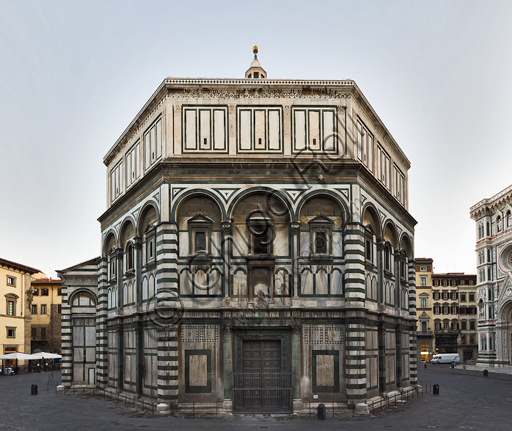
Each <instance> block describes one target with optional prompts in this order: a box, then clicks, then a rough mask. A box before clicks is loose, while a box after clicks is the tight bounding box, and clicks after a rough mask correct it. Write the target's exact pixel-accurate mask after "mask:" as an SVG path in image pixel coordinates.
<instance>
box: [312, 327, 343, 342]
mask: <svg viewBox="0 0 512 431" xmlns="http://www.w3.org/2000/svg"><path fill="white" fill-rule="evenodd" d="M304 343H305V344H343V330H342V328H337V327H323V326H321V327H318V326H309V327H304Z"/></svg>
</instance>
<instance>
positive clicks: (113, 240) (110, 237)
mask: <svg viewBox="0 0 512 431" xmlns="http://www.w3.org/2000/svg"><path fill="white" fill-rule="evenodd" d="M112 247H119V241H118V237H117V233H116V231H115V230H114V229H112V228H110V229H109V230H108V231H107V233H106V234H105V239H104V240H103V244H102V247H101V249H102V257H106V256H107V255H108V252H109V250H110V249H111V248H112Z"/></svg>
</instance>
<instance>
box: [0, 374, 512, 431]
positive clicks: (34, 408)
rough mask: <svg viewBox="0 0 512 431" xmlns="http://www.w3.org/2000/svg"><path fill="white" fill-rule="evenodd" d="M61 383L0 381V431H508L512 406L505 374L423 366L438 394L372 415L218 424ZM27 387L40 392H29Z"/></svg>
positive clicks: (37, 378) (25, 378)
mask: <svg viewBox="0 0 512 431" xmlns="http://www.w3.org/2000/svg"><path fill="white" fill-rule="evenodd" d="M59 379H60V374H59V373H55V374H54V381H53V382H52V383H51V384H50V385H49V386H48V389H49V390H48V392H47V391H46V387H47V382H48V373H44V374H33V375H31V374H29V375H20V376H8V377H6V376H0V430H2V431H3V430H6V431H11V430H16V431H21V430H23V431H50V430H51V431H55V430H66V431H67V430H90V431H103V430H105V431H107V430H108V431H113V430H114V431H115V430H119V431H121V430H122V431H125V430H128V431H133V430H139V431H140V430H141V429H147V430H157V431H158V430H172V431H181V430H212V431H217V430H218V431H224V430H227V431H231V430H233V431H240V429H241V428H243V429H244V430H245V429H248V430H261V429H264V430H267V429H268V430H282V429H294V431H311V430H312V429H314V430H315V431H316V430H384V429H386V430H388V429H390V428H392V429H394V430H399V431H402V430H403V431H406V430H407V431H410V430H416V429H418V430H421V429H439V430H485V431H487V430H489V431H505V430H506V431H510V429H511V425H510V424H511V414H510V405H512V385H511V384H510V380H511V379H512V376H511V375H499V374H498V373H489V377H483V373H482V372H481V371H479V370H478V371H473V370H466V373H464V372H463V370H459V369H457V370H456V372H455V374H451V370H450V367H449V365H436V366H429V368H427V369H426V370H424V369H422V370H419V380H421V381H422V383H423V384H424V386H425V387H426V386H428V385H426V384H425V383H427V382H428V383H429V385H432V384H436V383H437V384H439V386H440V394H439V395H432V394H427V395H425V396H423V397H420V398H418V399H415V400H413V401H410V402H407V403H403V404H400V405H399V406H398V407H396V408H392V409H390V410H389V411H388V412H386V413H383V414H379V415H377V416H374V417H359V418H357V417H355V418H352V417H350V418H344V419H339V418H332V417H328V418H327V420H326V421H318V420H316V419H304V418H302V419H290V418H289V417H271V416H264V415H258V416H250V415H244V416H239V415H232V416H229V417H224V418H218V419H183V418H172V417H155V416H152V415H148V414H145V413H141V412H138V411H134V410H132V409H130V408H124V407H123V406H118V405H116V404H115V403H114V402H109V401H103V400H100V399H81V398H80V397H77V398H74V397H68V396H62V395H57V394H55V393H54V392H53V390H52V389H54V387H55V383H57V382H58V381H59ZM32 384H37V385H38V389H39V394H38V395H36V396H33V395H30V389H31V385H32Z"/></svg>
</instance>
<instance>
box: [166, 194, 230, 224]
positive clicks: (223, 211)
mask: <svg viewBox="0 0 512 431" xmlns="http://www.w3.org/2000/svg"><path fill="white" fill-rule="evenodd" d="M201 195H202V196H206V197H208V198H210V199H212V200H213V201H214V202H215V203H216V204H217V205H218V207H219V209H220V214H221V217H222V220H226V208H225V207H224V203H223V202H222V201H221V200H220V199H219V196H218V195H217V194H215V193H213V192H212V191H211V190H203V189H192V190H187V191H186V192H184V193H182V194H180V195H179V196H178V198H177V199H176V201H175V202H174V204H173V205H172V208H171V220H172V221H173V222H176V214H178V211H179V207H180V206H181V205H182V203H183V202H184V201H185V200H187V199H188V198H190V197H195V196H201Z"/></svg>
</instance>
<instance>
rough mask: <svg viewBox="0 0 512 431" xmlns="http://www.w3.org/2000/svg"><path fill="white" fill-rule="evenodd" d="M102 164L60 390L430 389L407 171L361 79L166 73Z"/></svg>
mask: <svg viewBox="0 0 512 431" xmlns="http://www.w3.org/2000/svg"><path fill="white" fill-rule="evenodd" d="M104 163H105V165H106V167H107V189H108V209H107V210H106V212H105V213H104V214H103V215H101V217H100V218H99V221H100V223H101V233H102V249H101V256H100V257H99V258H97V259H93V260H91V261H89V262H85V263H83V264H80V265H77V266H75V267H72V268H69V269H67V270H63V271H60V272H59V275H60V276H61V278H62V279H63V288H64V289H63V291H64V293H63V294H64V297H63V302H65V304H64V305H63V356H64V358H63V361H64V364H63V384H64V385H66V386H68V387H69V386H83V385H85V386H96V387H100V388H103V389H105V390H107V391H116V392H119V393H125V394H127V395H129V396H133V397H139V398H140V397H144V398H147V399H149V400H153V401H154V402H155V403H159V404H160V405H164V404H168V405H171V404H174V405H176V404H177V405H178V406H179V407H180V408H182V409H187V408H188V407H190V406H192V405H194V406H201V405H202V406H204V407H205V409H207V408H208V406H210V407H211V406H215V405H221V407H222V409H224V410H225V411H232V412H256V413H258V412H263V413H269V412H278V413H279V412H282V413H290V412H300V411H301V410H302V409H303V408H305V407H304V406H305V405H306V403H308V402H316V403H319V402H324V403H332V405H333V406H336V405H339V406H345V407H346V406H347V405H348V406H353V405H354V404H356V403H360V402H364V401H366V400H368V399H370V398H372V397H377V396H379V395H382V394H384V393H386V392H389V391H392V390H395V389H399V388H404V387H408V386H410V385H414V384H415V383H416V362H417V357H416V346H415V326H416V323H415V314H416V312H415V301H416V299H415V296H416V293H415V264H414V260H413V244H414V226H415V224H416V221H415V220H414V218H413V217H412V216H411V215H410V214H409V212H408V177H407V173H408V170H409V168H410V163H409V161H408V159H407V158H406V156H405V154H404V153H403V152H402V150H401V149H400V147H399V146H398V144H397V143H396V142H395V140H394V139H393V137H392V136H391V134H390V132H389V131H388V130H387V129H386V127H385V125H384V124H383V123H382V121H381V120H380V118H379V117H378V116H377V114H376V112H375V111H374V110H373V108H372V107H371V105H370V104H369V102H368V101H367V100H366V98H365V97H364V95H363V94H362V92H361V91H360V89H359V88H358V87H357V85H356V84H355V82H354V81H351V80H344V81H339V80H332V81H317V80H309V81H306V80H271V79H268V77H267V73H266V71H265V70H264V69H263V68H262V67H261V64H260V63H259V61H258V59H257V56H256V54H255V56H254V61H253V63H252V64H251V66H250V68H249V70H247V72H246V74H245V78H244V79H178V78H166V79H165V80H164V81H163V82H162V84H161V85H160V86H159V87H158V88H157V90H156V91H155V93H154V94H153V95H152V96H151V98H150V99H149V101H148V102H147V103H146V104H145V105H144V106H143V108H142V109H141V110H140V112H139V113H138V114H137V116H136V117H135V118H134V120H133V121H132V122H131V123H130V124H129V125H128V127H127V128H126V130H125V131H124V132H123V134H122V135H121V137H120V138H119V139H118V140H117V142H116V143H115V144H114V145H113V147H112V148H111V149H110V150H109V151H108V153H107V154H106V156H105V158H104ZM190 408H192V407H190ZM212 408H215V407H212Z"/></svg>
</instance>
